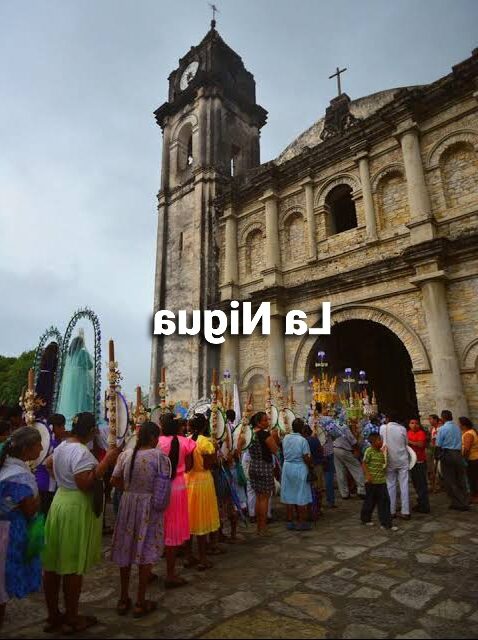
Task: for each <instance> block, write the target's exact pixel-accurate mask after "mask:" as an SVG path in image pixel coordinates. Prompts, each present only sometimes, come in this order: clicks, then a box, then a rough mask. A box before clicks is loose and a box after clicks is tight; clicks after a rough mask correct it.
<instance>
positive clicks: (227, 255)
mask: <svg viewBox="0 0 478 640" xmlns="http://www.w3.org/2000/svg"><path fill="white" fill-rule="evenodd" d="M224 220H225V229H224V237H225V243H224V273H223V274H222V285H221V300H236V299H237V298H238V291H237V286H238V283H239V256H238V250H237V218H236V215H235V212H234V209H233V207H232V205H230V206H229V207H228V208H227V209H226V210H225V212H224Z"/></svg>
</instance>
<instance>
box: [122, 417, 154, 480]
mask: <svg viewBox="0 0 478 640" xmlns="http://www.w3.org/2000/svg"><path fill="white" fill-rule="evenodd" d="M158 437H159V427H158V425H157V424H155V423H154V422H143V424H142V425H141V427H140V428H139V432H138V439H137V441H136V445H135V447H134V449H133V457H132V458H131V466H130V468H129V481H130V482H131V478H132V477H133V469H134V461H135V460H136V454H137V453H138V450H139V449H140V448H141V447H145V446H146V445H148V444H149V443H150V442H151V440H152V438H158Z"/></svg>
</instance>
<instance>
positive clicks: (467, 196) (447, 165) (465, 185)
mask: <svg viewBox="0 0 478 640" xmlns="http://www.w3.org/2000/svg"><path fill="white" fill-rule="evenodd" d="M440 172H441V179H442V184H443V191H444V193H445V198H446V204H447V206H448V207H456V206H459V205H469V204H472V203H474V202H476V200H477V196H478V156H477V153H476V151H475V148H474V147H473V145H472V144H470V143H469V142H465V141H463V142H456V143H455V144H453V145H451V146H450V147H448V149H447V150H446V151H445V153H444V154H443V155H442V156H441V158H440Z"/></svg>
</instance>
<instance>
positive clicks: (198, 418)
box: [189, 413, 209, 440]
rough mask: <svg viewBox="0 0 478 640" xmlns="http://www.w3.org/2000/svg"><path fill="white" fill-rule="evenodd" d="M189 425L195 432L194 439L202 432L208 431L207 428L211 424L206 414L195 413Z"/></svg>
mask: <svg viewBox="0 0 478 640" xmlns="http://www.w3.org/2000/svg"><path fill="white" fill-rule="evenodd" d="M189 425H190V427H191V431H192V433H193V435H192V439H193V440H197V439H198V438H199V436H200V435H201V434H202V433H204V432H205V431H207V428H208V426H209V424H208V421H207V420H206V416H204V415H203V414H202V413H196V414H194V416H193V418H192V420H191V421H190V423H189Z"/></svg>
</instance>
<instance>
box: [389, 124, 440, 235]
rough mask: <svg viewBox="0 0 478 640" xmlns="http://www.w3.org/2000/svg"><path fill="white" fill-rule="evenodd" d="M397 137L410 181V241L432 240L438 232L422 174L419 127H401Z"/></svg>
mask: <svg viewBox="0 0 478 640" xmlns="http://www.w3.org/2000/svg"><path fill="white" fill-rule="evenodd" d="M395 136H396V137H397V138H398V140H399V142H400V145H401V147H402V155H403V162H404V165H405V175H406V178H407V191H408V204H409V207H410V224H409V225H408V227H409V229H410V240H411V242H412V244H418V243H420V242H425V241H427V240H433V238H434V237H435V236H436V230H435V224H434V219H433V215H432V211H431V204H430V197H429V195H428V190H427V185H426V182H425V174H424V171H423V163H422V156H421V153H420V141H419V129H418V125H417V124H416V123H415V122H413V121H412V120H407V121H406V122H403V123H402V124H401V125H400V126H399V127H398V129H397V130H396V132H395Z"/></svg>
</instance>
